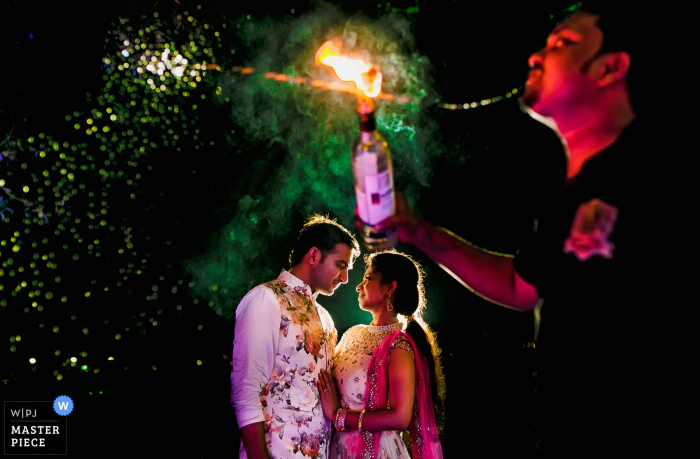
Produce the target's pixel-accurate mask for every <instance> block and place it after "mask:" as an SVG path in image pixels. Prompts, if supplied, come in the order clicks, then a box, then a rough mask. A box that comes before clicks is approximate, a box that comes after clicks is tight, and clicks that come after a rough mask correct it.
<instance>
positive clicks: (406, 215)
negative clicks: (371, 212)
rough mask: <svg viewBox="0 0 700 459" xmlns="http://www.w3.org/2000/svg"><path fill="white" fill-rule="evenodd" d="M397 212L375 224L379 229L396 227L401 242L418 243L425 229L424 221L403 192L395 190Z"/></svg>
mask: <svg viewBox="0 0 700 459" xmlns="http://www.w3.org/2000/svg"><path fill="white" fill-rule="evenodd" d="M394 199H395V204H396V213H394V215H393V216H391V217H389V218H387V219H386V220H384V221H382V222H380V223H379V224H377V225H375V227H376V228H377V229H378V230H384V229H386V228H396V231H397V233H398V236H399V242H401V243H402V244H412V245H416V241H417V240H418V239H419V237H420V235H421V234H422V233H423V230H424V223H425V222H424V221H423V220H422V219H421V218H420V217H419V216H418V215H417V214H416V212H415V211H414V210H413V208H412V207H411V205H410V204H409V203H408V202H407V201H406V198H404V197H403V195H402V194H401V193H398V192H395V193H394Z"/></svg>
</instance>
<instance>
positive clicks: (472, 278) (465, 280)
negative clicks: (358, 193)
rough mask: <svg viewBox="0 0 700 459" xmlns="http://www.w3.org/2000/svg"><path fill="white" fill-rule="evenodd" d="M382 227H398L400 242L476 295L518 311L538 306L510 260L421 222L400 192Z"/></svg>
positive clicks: (532, 289) (534, 292) (530, 287)
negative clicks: (417, 249) (417, 251)
mask: <svg viewBox="0 0 700 459" xmlns="http://www.w3.org/2000/svg"><path fill="white" fill-rule="evenodd" d="M382 225H383V226H384V227H388V226H389V227H395V228H397V231H398V234H399V240H400V241H401V242H402V243H404V244H411V245H414V246H416V247H418V248H419V249H421V250H422V251H423V252H424V253H425V254H426V255H428V256H429V257H430V258H431V259H432V260H433V261H434V262H435V263H437V264H438V265H440V267H442V268H443V269H444V270H445V271H447V272H448V273H450V274H451V275H452V276H453V277H455V278H456V279H457V280H458V281H460V282H461V283H462V284H463V285H465V286H466V287H467V288H468V289H470V290H472V291H473V292H474V293H476V294H477V295H479V296H481V297H483V298H485V299H487V300H489V301H491V302H493V303H496V304H498V305H501V306H505V307H507V308H512V309H518V310H520V311H531V310H533V309H534V308H535V306H536V305H537V302H538V301H539V295H538V293H537V289H536V288H535V287H534V286H533V285H531V284H529V283H527V282H525V280H523V279H522V278H521V277H520V276H519V275H518V273H517V272H516V271H515V267H514V265H513V258H512V257H509V256H503V255H496V254H493V253H489V252H486V251H484V250H481V249H479V248H477V247H474V246H473V245H471V244H469V243H468V242H466V241H464V240H462V239H461V238H460V237H459V236H457V235H455V234H453V233H452V232H450V231H448V230H446V229H444V228H439V227H437V226H434V225H431V224H430V223H428V222H426V221H425V220H422V219H421V218H419V217H418V215H416V213H415V212H414V211H413V209H412V208H411V206H410V205H409V204H408V203H407V202H406V200H405V198H404V197H403V196H402V195H401V194H400V193H396V215H394V216H393V217H390V218H388V219H386V220H385V221H384V222H382Z"/></svg>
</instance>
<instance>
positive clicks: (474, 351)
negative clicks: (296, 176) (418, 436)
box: [0, 0, 568, 457]
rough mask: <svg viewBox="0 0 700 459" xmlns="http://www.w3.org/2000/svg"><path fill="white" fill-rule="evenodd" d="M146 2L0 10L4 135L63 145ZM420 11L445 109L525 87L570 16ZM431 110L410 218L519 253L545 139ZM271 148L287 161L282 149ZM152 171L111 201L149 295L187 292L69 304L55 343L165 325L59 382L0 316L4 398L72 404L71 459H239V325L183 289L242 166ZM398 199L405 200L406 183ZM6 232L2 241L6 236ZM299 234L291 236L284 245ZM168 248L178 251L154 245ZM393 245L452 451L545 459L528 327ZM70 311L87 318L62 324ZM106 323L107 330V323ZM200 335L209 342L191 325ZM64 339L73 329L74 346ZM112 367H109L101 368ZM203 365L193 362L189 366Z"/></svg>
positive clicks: (227, 213)
mask: <svg viewBox="0 0 700 459" xmlns="http://www.w3.org/2000/svg"><path fill="white" fill-rule="evenodd" d="M155 3H156V2H133V1H123V0H116V1H111V2H88V1H68V2H62V3H59V2H52V3H46V2H32V1H28V0H25V1H15V2H3V3H2V6H0V46H1V49H0V56H2V59H3V66H2V67H3V70H2V72H0V73H1V78H2V80H1V85H0V88H2V96H1V97H0V110H1V113H0V132H2V133H3V134H4V133H6V132H8V131H9V130H10V129H11V128H12V127H14V129H15V133H16V134H17V133H20V132H26V133H36V132H47V133H51V134H52V135H54V136H56V137H60V136H61V135H65V136H70V135H74V134H72V133H71V127H70V126H69V124H70V123H65V122H64V117H65V115H66V114H68V113H71V112H72V111H74V110H86V109H89V107H91V104H90V102H88V100H91V99H90V98H91V97H92V98H94V95H95V94H97V93H98V92H99V91H100V88H101V87H102V84H103V82H102V75H103V74H104V70H103V67H102V65H101V59H102V58H103V57H104V46H105V42H104V39H105V36H106V31H107V30H109V29H110V27H111V26H110V23H111V22H113V21H114V20H115V18H118V17H125V16H128V17H137V16H138V15H140V14H148V13H149V12H150V11H152V9H153V8H154V6H155ZM171 3H172V2H171ZM178 3H179V4H178V5H175V4H174V6H175V7H177V8H182V9H186V8H189V9H190V11H192V12H193V14H199V12H198V10H197V9H196V5H202V6H203V9H202V11H203V12H204V13H206V14H210V15H216V14H227V15H230V16H238V15H241V14H250V15H252V16H255V17H261V16H265V15H271V16H272V17H280V16H283V15H286V14H290V10H291V9H292V8H294V9H295V14H300V13H302V12H304V11H306V10H308V9H310V8H312V7H313V3H312V2H295V4H285V5H279V4H278V2H271V4H268V3H267V2H251V3H246V4H243V5H240V4H233V3H234V2H231V4H226V3H225V2H213V1H209V0H207V1H197V2H189V1H187V0H180V1H179V2H178ZM338 3H339V4H340V5H342V7H343V8H344V10H345V11H346V12H348V13H353V12H355V11H357V10H362V11H364V12H365V13H366V14H368V15H370V16H371V15H376V14H379V12H381V11H384V10H385V9H386V8H387V5H386V4H384V5H382V7H381V8H379V7H378V6H377V5H378V2H368V1H359V0H356V1H353V2H338ZM477 3H478V4H477ZM160 6H161V7H162V6H163V4H162V3H161V5H160ZM414 6H418V7H419V11H418V12H414V13H412V14H410V15H407V16H408V17H409V18H410V19H411V21H412V22H413V24H414V29H413V32H414V34H415V36H416V41H417V43H418V47H419V49H420V51H421V52H422V53H423V54H425V55H426V56H428V57H429V59H430V60H431V62H432V69H433V72H434V73H433V77H434V79H435V82H436V86H437V88H438V93H439V95H440V101H442V102H450V103H458V104H461V103H464V102H472V101H479V100H481V99H484V98H488V97H494V96H497V95H502V94H504V93H505V92H507V91H509V90H511V89H512V88H515V87H519V86H521V85H522V82H523V81H524V79H525V75H526V72H527V64H526V60H527V57H528V56H529V54H530V53H532V52H533V51H535V50H537V49H539V48H540V47H541V46H542V45H543V44H544V39H545V37H546V35H547V33H548V31H549V30H550V29H551V28H552V27H553V25H554V20H553V19H551V18H550V14H554V13H557V12H558V11H560V10H561V9H562V8H563V7H566V6H568V5H567V4H566V2H564V3H562V2H553V1H550V2H458V1H432V2H423V1H419V2H416V1H403V2H392V4H391V7H394V8H402V9H406V8H409V7H414ZM204 13H202V14H204ZM30 33H31V35H32V37H33V38H30ZM86 93H89V94H90V96H86ZM426 110H428V111H429V113H430V115H431V116H433V117H434V118H435V119H436V120H437V121H438V124H439V126H440V132H439V135H440V136H441V138H442V139H443V143H444V150H445V152H446V154H445V155H442V156H441V157H440V160H438V161H437V163H436V164H435V168H434V171H433V172H434V173H433V178H432V181H431V188H430V190H427V191H426V192H425V193H424V194H423V195H421V197H420V199H419V201H418V203H417V204H416V208H417V209H418V210H419V212H421V213H422V215H423V216H424V217H425V218H426V219H428V220H429V221H431V222H433V223H436V224H439V225H441V226H445V227H447V228H450V229H451V230H453V231H455V232H456V233H458V234H460V235H462V236H464V237H465V238H467V239H469V240H470V241H472V242H474V243H476V244H477V245H480V246H483V247H487V248H490V249H492V250H499V251H503V252H507V253H514V251H515V250H516V249H517V247H518V245H519V244H520V243H521V242H522V240H523V238H525V237H526V236H527V234H528V232H529V231H530V229H531V228H532V223H533V220H532V215H533V211H534V209H535V205H536V203H537V200H538V197H539V196H540V195H541V193H543V192H545V191H546V190H548V189H550V188H551V186H553V184H555V183H556V182H557V180H558V178H559V176H560V173H561V166H562V160H563V156H562V155H563V153H562V150H561V146H560V144H559V142H558V140H557V138H556V136H555V135H554V134H553V133H551V131H549V130H548V129H546V128H544V127H543V126H541V125H539V124H537V123H535V122H534V121H533V120H531V119H529V118H528V117H527V116H525V115H524V114H522V113H521V112H520V111H519V109H518V106H517V102H516V101H515V100H508V101H504V102H499V103H497V104H493V105H491V106H486V107H481V108H478V109H474V110H467V111H451V110H445V109H443V108H440V107H438V106H437V105H433V106H432V107H429V108H427V109H426ZM199 115H200V125H203V126H207V127H208V129H209V130H208V131H207V132H210V133H211V134H208V135H211V136H212V138H215V137H216V136H217V135H218V136H219V137H221V133H220V132H217V131H221V132H224V131H227V130H229V129H231V127H232V126H231V122H230V121H229V118H228V114H227V112H226V109H225V108H221V107H210V108H208V109H207V111H203V112H201V113H199ZM216 138H218V137H216ZM219 145H221V143H219ZM249 148H250V152H251V156H252V155H254V154H257V153H258V152H259V149H260V148H261V147H260V146H259V145H254V144H251V145H250V147H249ZM268 154H274V155H280V157H283V156H284V154H285V152H284V151H276V152H272V153H268ZM396 154H400V152H398V153H396ZM149 161H150V163H149V164H151V165H152V166H153V169H154V170H164V171H167V174H162V175H160V176H153V177H152V178H150V179H148V180H146V181H145V182H144V185H143V186H144V187H146V189H145V190H144V189H142V191H144V195H146V196H150V198H147V199H151V200H152V205H153V206H154V207H153V208H152V210H151V211H150V213H148V212H143V211H135V210H134V209H131V208H130V207H129V205H128V203H115V207H116V210H115V212H116V213H119V212H123V213H124V214H126V213H129V215H130V218H131V219H130V223H129V225H130V226H131V227H133V228H134V231H133V232H134V233H136V234H137V235H138V232H139V231H143V230H147V232H148V233H149V234H151V235H152V236H153V238H152V240H150V242H149V244H150V245H151V247H150V248H149V252H150V253H151V255H150V261H149V265H148V269H147V270H146V271H145V274H144V276H143V281H142V283H143V286H144V288H145V289H146V290H148V289H149V288H150V285H151V284H152V283H156V282H157V280H156V279H157V278H160V277H167V279H168V280H170V279H178V280H183V282H184V283H183V284H182V288H181V289H180V290H179V292H178V294H177V295H176V296H173V298H172V299H169V300H167V301H168V302H169V303H168V305H167V306H163V305H159V306H158V307H154V306H152V305H150V304H147V303H146V302H145V301H143V300H136V299H135V298H133V297H132V296H127V295H125V294H123V293H117V292H116V291H115V292H114V293H110V294H108V295H107V294H105V295H102V296H100V297H99V298H100V299H99V301H98V302H97V303H96V302H92V303H89V304H88V303H87V302H86V303H85V304H83V303H80V302H76V303H71V306H70V308H71V311H66V314H65V317H64V318H63V319H57V320H62V321H61V322H60V326H61V330H62V331H61V336H62V339H63V340H71V339H74V340H75V342H76V343H77V342H80V339H82V336H80V338H66V336H76V335H80V333H78V332H79V330H80V329H81V328H82V327H88V328H90V330H91V334H93V330H97V329H98V327H102V328H100V330H102V329H104V331H100V334H101V335H104V336H105V337H109V338H111V337H112V336H113V335H114V331H113V330H112V328H114V330H118V329H120V328H119V327H122V328H121V329H123V326H124V324H127V325H128V322H129V320H130V319H128V317H131V316H132V313H133V314H138V313H140V312H142V311H143V312H147V313H148V315H149V316H152V317H156V318H157V319H158V321H159V322H160V323H161V325H159V327H158V328H157V329H156V330H157V331H149V333H146V334H142V335H140V336H137V338H133V339H122V340H120V341H115V340H114V339H106V338H105V339H93V340H91V341H90V344H89V347H86V348H85V350H86V351H87V352H88V357H87V358H86V359H81V362H82V361H83V360H85V362H86V363H89V364H90V365H94V366H99V368H100V372H99V373H98V374H95V373H93V372H81V371H79V368H69V369H67V370H66V371H63V372H62V374H64V379H63V380H62V381H57V380H56V377H55V376H54V375H53V373H52V372H53V370H54V369H55V368H57V367H56V366H55V365H54V366H50V365H46V366H45V367H42V366H41V364H42V363H43V362H47V361H49V360H52V359H53V360H55V361H57V362H58V361H61V360H64V359H65V355H62V356H61V357H60V358H58V357H56V358H54V357H53V355H52V354H53V349H55V348H56V347H58V346H59V345H58V344H57V345H56V347H54V346H53V341H55V340H56V338H55V337H53V336H51V335H50V334H48V332H47V331H45V330H40V329H39V328H38V327H36V325H35V324H33V323H32V325H31V327H30V326H29V325H25V323H27V321H26V320H25V319H24V316H23V313H22V312H21V310H20V309H19V308H16V310H12V308H10V307H6V308H3V309H2V310H0V323H2V325H1V326H0V330H2V332H3V333H2V335H3V336H4V337H5V338H3V339H7V336H8V335H16V334H21V335H22V339H23V342H24V343H27V345H26V347H20V349H19V350H18V352H16V353H10V352H9V350H8V347H9V345H8V343H7V341H6V342H5V343H6V344H5V346H6V347H5V348H4V349H0V362H2V363H1V364H0V379H2V380H3V384H2V385H0V394H2V395H1V398H2V399H3V400H53V399H54V398H56V397H57V396H58V395H68V396H70V397H72V398H73V400H74V402H75V406H76V408H75V411H74V412H73V414H71V415H70V417H69V432H70V434H69V456H70V455H74V456H79V455H80V456H100V457H107V456H111V455H115V456H117V455H124V454H127V453H137V452H139V453H142V454H145V453H148V454H169V455H175V456H182V457H211V456H224V455H226V456H229V455H234V454H235V451H236V450H237V448H238V441H239V434H238V431H237V427H236V423H235V417H234V413H233V409H232V408H231V406H230V403H229V401H228V397H229V392H230V385H229V373H230V363H229V361H230V352H231V343H232V340H233V323H231V322H229V321H227V320H224V319H222V318H220V317H218V316H217V315H216V314H215V313H214V312H213V311H212V310H211V309H210V308H209V307H207V306H206V305H205V304H204V302H201V303H197V304H194V305H192V300H191V298H190V297H189V296H188V291H187V289H185V288H184V287H185V286H186V285H187V283H188V282H189V279H188V277H187V276H188V275H187V274H186V272H185V270H184V267H183V265H182V263H183V260H186V259H188V258H191V257H192V256H194V255H196V254H198V253H201V252H202V251H204V250H206V248H207V247H208V245H209V244H210V243H211V242H212V241H213V240H214V235H215V234H216V233H217V231H219V230H220V229H221V228H222V227H224V226H225V225H226V223H227V222H229V221H230V220H231V219H232V218H233V217H234V215H235V212H236V209H235V206H233V205H231V199H232V198H233V196H235V195H236V193H237V189H236V183H237V179H238V178H241V179H242V178H243V177H244V176H245V174H246V173H247V172H248V171H246V170H245V168H244V167H243V166H244V165H245V160H244V159H241V158H240V157H239V156H232V155H226V154H225V151H224V152H221V151H219V152H218V153H214V152H209V153H207V154H206V155H205V154H202V156H200V157H181V156H166V155H159V154H154V155H152V157H151V158H149ZM0 167H4V165H2V164H0ZM193 168H196V169H197V174H196V175H194V176H193V175H192V174H189V172H190V170H191V169H193ZM0 170H1V169H0ZM230 171H235V172H230ZM0 176H1V175H0ZM184 180H187V189H186V191H185V190H183V187H182V182H183V181H184ZM397 187H398V189H399V190H401V186H400V184H398V185H397ZM122 204H123V206H122V207H120V205H122ZM174 215H178V217H175V216H174ZM294 218H295V221H293V222H290V228H298V227H299V226H300V224H301V221H302V219H303V218H304V215H296V216H295V217H294ZM175 220H177V221H178V223H177V225H176V224H175ZM3 231H4V230H3V229H2V225H0V232H3ZM294 231H295V230H294ZM5 237H9V235H5V234H2V235H1V236H0V238H5ZM293 238H294V234H293V231H290V237H289V241H288V242H289V244H291V242H292V241H293ZM166 239H167V240H168V241H172V245H171V244H164V242H165V240H166ZM398 248H399V249H400V250H405V251H406V252H408V253H411V254H413V255H414V256H416V257H417V258H418V259H419V260H421V261H422V262H423V264H424V267H425V269H426V272H427V274H428V277H427V280H426V291H427V296H428V301H429V308H431V309H430V310H429V312H428V313H427V316H426V317H427V320H428V322H429V323H431V325H432V326H433V328H434V329H435V330H437V331H438V340H439V344H440V347H441V348H442V349H443V362H444V365H445V371H446V378H447V391H448V392H447V394H448V398H447V409H448V411H447V423H446V429H445V432H444V435H443V447H444V449H445V452H446V457H465V456H467V455H468V456H470V457H486V456H496V457H498V456H505V455H509V456H511V457H524V456H528V457H529V456H532V455H535V456H537V455H542V454H543V451H545V452H546V444H543V443H542V437H541V432H539V429H538V417H537V415H538V399H537V393H536V389H537V386H538V379H537V376H536V375H537V351H536V349H533V348H532V347H531V346H530V344H531V342H532V341H533V317H532V315H531V314H521V313H518V312H514V311H510V310H507V309H504V308H500V307H497V306H494V305H492V304H490V303H488V302H486V301H484V300H482V299H480V298H478V297H477V296H475V295H473V294H472V293H470V292H469V291H468V290H466V289H465V288H463V287H461V286H460V285H459V284H458V283H457V282H456V281H454V280H452V279H451V278H450V277H449V276H448V275H447V274H446V273H444V272H443V271H441V270H440V269H439V267H437V266H436V265H435V264H433V263H431V262H430V261H429V260H428V259H427V258H425V257H424V256H422V254H421V253H420V252H418V251H416V250H415V249H412V248H410V247H398ZM289 249H290V246H287V247H283V248H281V249H280V250H281V252H282V253H281V254H275V255H270V256H278V257H279V259H280V268H285V267H286V263H284V260H285V259H286V256H287V253H288V251H289ZM110 262H111V261H110V260H108V259H107V260H104V261H103V263H102V264H97V263H96V264H94V265H84V264H83V265H81V267H80V268H79V269H80V270H81V273H82V274H83V276H84V279H85V281H86V282H87V281H89V279H90V278H91V277H93V276H94V272H103V271H104V272H105V273H107V272H111V271H113V270H114V268H115V266H109V264H110ZM76 269H77V268H76ZM91 271H92V272H91ZM362 271H363V268H362V267H361V264H358V266H357V268H356V269H355V270H354V271H352V273H351V278H350V282H349V285H348V286H346V287H343V288H342V289H341V291H342V292H341V291H339V293H338V294H337V295H336V296H334V297H330V298H324V299H323V301H322V304H324V306H326V307H327V309H329V311H330V312H331V314H334V306H335V307H340V306H342V305H343V304H344V301H343V300H344V299H346V298H348V297H350V296H353V290H352V288H353V287H354V285H356V284H357V283H359V280H360V278H361V275H362ZM75 288H76V289H79V288H82V287H81V286H78V285H76V287H75ZM134 289H138V287H134ZM5 293H7V291H4V292H0V296H2V295H3V294H5ZM336 297H337V298H336ZM141 298H142V296H141ZM185 301H188V303H187V304H189V305H190V306H186V307H185V308H183V310H182V311H177V310H176V309H175V307H174V305H175V304H178V303H182V304H185V303H184V302H185ZM170 303H172V304H170ZM155 309H162V312H161V313H156V312H155ZM73 313H75V314H77V315H78V316H79V317H80V321H72V320H71V319H70V315H71V314H73ZM338 316H339V317H341V318H343V320H336V326H337V328H338V330H339V332H340V333H342V332H343V331H344V330H345V329H347V328H348V327H349V326H351V325H353V323H352V322H350V321H349V320H348V319H347V318H348V315H347V314H345V315H344V314H342V313H341V311H339V314H338ZM146 317H148V316H146ZM350 317H356V316H352V315H351V316H350ZM105 320H110V323H109V324H104V321H105ZM365 320H369V319H368V318H365ZM199 324H202V325H203V326H204V328H203V329H202V330H198V329H197V325H199ZM110 327H111V328H110ZM70 330H74V331H76V333H75V334H74V335H71V334H70ZM64 331H65V334H64ZM52 340H53V341H52ZM66 345H67V344H61V345H60V346H64V347H65V346H66ZM81 345H82V344H81ZM44 354H45V357H44ZM32 356H33V357H36V358H37V360H38V361H39V362H40V365H39V366H38V369H36V370H31V369H30V368H29V366H28V365H27V363H26V362H27V359H28V358H29V357H32ZM110 356H112V357H114V359H115V360H113V361H108V360H107V357H110ZM197 360H202V361H203V364H202V365H196V364H195V362H196V361H197ZM125 367H128V369H125ZM154 367H155V368H156V369H154ZM91 368H92V367H91Z"/></svg>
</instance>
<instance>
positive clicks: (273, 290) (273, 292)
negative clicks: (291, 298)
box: [238, 279, 287, 308]
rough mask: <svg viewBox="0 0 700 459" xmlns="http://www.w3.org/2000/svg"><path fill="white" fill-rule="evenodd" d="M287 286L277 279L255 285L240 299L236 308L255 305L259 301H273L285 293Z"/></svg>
mask: <svg viewBox="0 0 700 459" xmlns="http://www.w3.org/2000/svg"><path fill="white" fill-rule="evenodd" d="M286 290H287V286H286V284H285V283H284V282H282V281H280V280H279V279H275V280H271V281H269V282H265V283H262V284H259V285H256V286H255V287H253V288H252V289H250V290H248V293H246V294H245V296H243V298H241V301H240V302H239V304H238V306H239V308H240V307H241V306H242V305H244V304H248V303H257V302H261V301H265V300H266V299H267V300H274V299H275V298H278V297H280V296H282V295H284V294H285V293H286Z"/></svg>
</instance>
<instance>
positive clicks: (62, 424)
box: [3, 395, 73, 456]
mask: <svg viewBox="0 0 700 459" xmlns="http://www.w3.org/2000/svg"><path fill="white" fill-rule="evenodd" d="M72 412H73V400H71V399H70V397H67V396H65V395H61V396H59V397H57V398H56V400H54V401H52V402H51V401H45V402H37V401H26V402H5V406H4V410H3V414H4V418H5V423H4V430H5V431H4V447H5V449H4V453H5V455H8V456H10V455H38V454H40V455H66V454H68V415H69V414H70V413H72Z"/></svg>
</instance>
